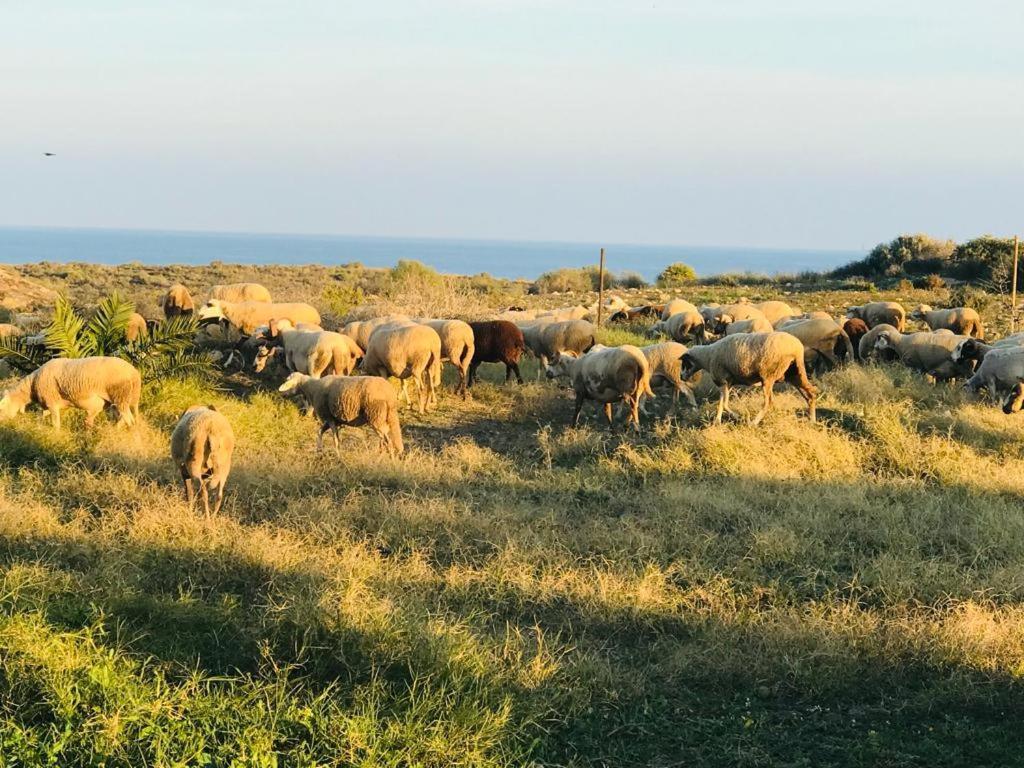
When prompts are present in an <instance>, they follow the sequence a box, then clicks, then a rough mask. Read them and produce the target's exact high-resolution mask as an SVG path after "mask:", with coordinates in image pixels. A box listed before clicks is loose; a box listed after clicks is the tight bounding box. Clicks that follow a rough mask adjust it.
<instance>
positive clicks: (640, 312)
mask: <svg viewBox="0 0 1024 768" xmlns="http://www.w3.org/2000/svg"><path fill="white" fill-rule="evenodd" d="M664 311H665V305H664V304H645V305H644V306H642V307H627V308H626V309H623V310H620V311H618V312H616V313H615V314H614V315H612V316H611V317H609V318H608V322H610V323H631V322H633V321H634V320H639V319H640V318H642V317H659V318H660V317H661V313H662V312H664Z"/></svg>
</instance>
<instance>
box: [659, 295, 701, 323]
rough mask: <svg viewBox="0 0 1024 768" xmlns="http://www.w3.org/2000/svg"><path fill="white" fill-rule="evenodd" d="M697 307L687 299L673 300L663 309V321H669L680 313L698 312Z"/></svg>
mask: <svg viewBox="0 0 1024 768" xmlns="http://www.w3.org/2000/svg"><path fill="white" fill-rule="evenodd" d="M696 311H697V307H695V306H694V305H693V304H691V303H690V302H688V301H687V300H686V299H672V301H670V302H668V303H667V304H665V306H664V307H662V309H661V319H662V320H668V319H669V318H670V317H672V315H675V314H678V313H680V312H696Z"/></svg>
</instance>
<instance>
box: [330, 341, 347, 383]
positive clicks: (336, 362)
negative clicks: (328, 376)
mask: <svg viewBox="0 0 1024 768" xmlns="http://www.w3.org/2000/svg"><path fill="white" fill-rule="evenodd" d="M350 356H351V354H350V353H349V351H348V349H341V348H340V347H335V348H334V349H333V350H331V370H332V371H333V372H334V375H335V376H344V375H345V374H346V373H348V370H347V368H348V366H347V363H348V360H349V357H350Z"/></svg>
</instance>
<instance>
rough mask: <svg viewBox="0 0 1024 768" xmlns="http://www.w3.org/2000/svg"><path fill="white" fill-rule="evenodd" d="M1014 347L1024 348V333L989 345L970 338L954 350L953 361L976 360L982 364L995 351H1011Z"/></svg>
mask: <svg viewBox="0 0 1024 768" xmlns="http://www.w3.org/2000/svg"><path fill="white" fill-rule="evenodd" d="M1013 347H1024V333H1015V334H1013V335H1012V336H1007V337H1006V338H1005V339H997V340H996V341H993V342H989V343H988V344H986V343H985V342H984V341H979V340H978V339H975V338H972V337H968V338H966V339H964V340H963V341H961V342H960V343H959V344H957V345H956V349H954V350H953V354H952V359H953V362H954V363H956V362H959V361H960V360H974V361H975V362H978V363H980V362H981V361H982V360H984V359H985V356H986V355H987V354H988V353H989V352H991V351H992V350H994V349H1009V348H1013Z"/></svg>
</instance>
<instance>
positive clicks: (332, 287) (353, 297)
mask: <svg viewBox="0 0 1024 768" xmlns="http://www.w3.org/2000/svg"><path fill="white" fill-rule="evenodd" d="M365 300H366V296H365V295H364V294H363V289H362V288H360V287H359V286H358V285H352V284H347V285H346V284H344V283H328V284H327V285H325V286H324V289H323V291H321V293H320V303H321V304H323V306H324V309H325V310H326V311H327V312H329V313H331V314H332V315H335V316H336V317H338V318H342V317H345V316H346V315H347V314H348V313H349V312H351V311H352V310H353V309H355V308H356V307H358V306H359V305H360V304H362V303H363V302H364V301H365Z"/></svg>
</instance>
